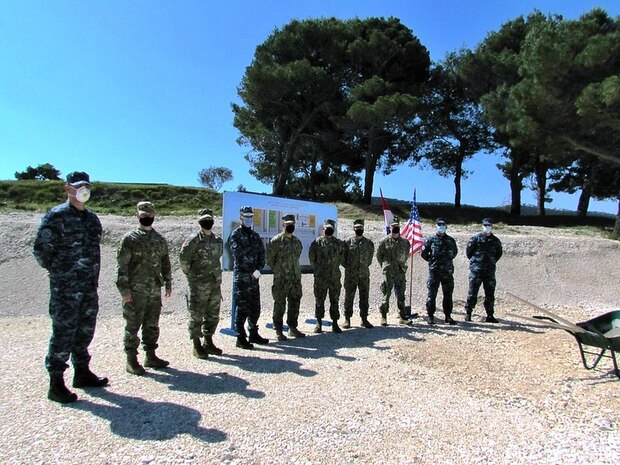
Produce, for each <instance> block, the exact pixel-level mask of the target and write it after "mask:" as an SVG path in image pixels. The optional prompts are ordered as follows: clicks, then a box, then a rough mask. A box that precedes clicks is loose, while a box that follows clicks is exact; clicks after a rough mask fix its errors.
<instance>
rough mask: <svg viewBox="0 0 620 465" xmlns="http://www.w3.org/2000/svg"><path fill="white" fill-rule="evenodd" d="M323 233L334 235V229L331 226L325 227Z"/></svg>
mask: <svg viewBox="0 0 620 465" xmlns="http://www.w3.org/2000/svg"><path fill="white" fill-rule="evenodd" d="M325 235H326V236H327V237H330V236H333V235H334V230H333V229H332V228H325Z"/></svg>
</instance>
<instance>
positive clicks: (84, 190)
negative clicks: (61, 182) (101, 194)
mask: <svg viewBox="0 0 620 465" xmlns="http://www.w3.org/2000/svg"><path fill="white" fill-rule="evenodd" d="M88 199H90V189H89V188H88V187H86V186H82V187H80V188H79V189H76V190H75V200H77V201H78V202H82V203H86V202H88Z"/></svg>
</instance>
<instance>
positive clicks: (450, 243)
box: [420, 218, 458, 325]
mask: <svg viewBox="0 0 620 465" xmlns="http://www.w3.org/2000/svg"><path fill="white" fill-rule="evenodd" d="M436 227H437V234H435V235H434V236H431V237H429V238H428V239H426V241H425V242H424V247H423V248H422V252H421V254H420V255H421V256H422V258H423V259H424V260H426V261H427V262H428V281H427V282H426V286H427V288H428V296H427V298H426V313H427V314H428V324H429V325H432V324H435V309H436V307H435V301H436V300H437V291H438V290H439V285H440V284H441V292H442V293H443V302H442V307H443V313H444V316H445V322H446V323H448V324H450V325H455V324H456V322H455V321H454V319H453V318H452V307H453V303H452V291H454V263H453V260H454V257H456V254H457V253H458V249H457V247H456V241H455V240H454V239H453V238H452V237H450V236H448V235H447V234H446V229H447V225H446V221H445V220H444V219H443V218H437V221H436Z"/></svg>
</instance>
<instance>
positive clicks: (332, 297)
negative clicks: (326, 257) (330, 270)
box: [314, 273, 342, 321]
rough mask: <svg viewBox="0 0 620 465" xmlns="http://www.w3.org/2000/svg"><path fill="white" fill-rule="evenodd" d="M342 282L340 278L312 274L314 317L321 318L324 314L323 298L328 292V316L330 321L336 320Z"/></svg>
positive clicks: (338, 312) (338, 315) (338, 316)
mask: <svg viewBox="0 0 620 465" xmlns="http://www.w3.org/2000/svg"><path fill="white" fill-rule="evenodd" d="M341 289H342V284H340V278H332V277H329V276H327V277H326V276H321V275H317V274H316V273H315V274H314V300H315V304H314V317H315V318H317V319H319V320H322V319H323V317H324V316H325V299H326V298H327V295H328V294H329V317H330V318H331V319H332V321H338V318H340V310H338V300H339V299H340V291H341Z"/></svg>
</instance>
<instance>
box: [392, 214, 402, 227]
mask: <svg viewBox="0 0 620 465" xmlns="http://www.w3.org/2000/svg"><path fill="white" fill-rule="evenodd" d="M390 226H400V219H399V218H398V216H395V217H394V218H392V222H391V223H390Z"/></svg>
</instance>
